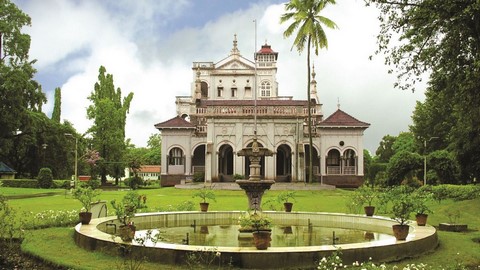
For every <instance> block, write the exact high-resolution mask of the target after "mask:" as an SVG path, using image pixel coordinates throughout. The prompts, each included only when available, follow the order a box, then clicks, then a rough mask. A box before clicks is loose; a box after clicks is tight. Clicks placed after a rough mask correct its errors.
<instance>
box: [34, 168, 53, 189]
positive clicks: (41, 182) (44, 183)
mask: <svg viewBox="0 0 480 270" xmlns="http://www.w3.org/2000/svg"><path fill="white" fill-rule="evenodd" d="M37 180H38V187H39V188H52V187H53V175H52V170H50V168H41V169H40V172H39V173H38V177H37Z"/></svg>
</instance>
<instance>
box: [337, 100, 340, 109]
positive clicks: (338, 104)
mask: <svg viewBox="0 0 480 270" xmlns="http://www.w3.org/2000/svg"><path fill="white" fill-rule="evenodd" d="M337 108H338V109H339V110H340V98H338V97H337Z"/></svg>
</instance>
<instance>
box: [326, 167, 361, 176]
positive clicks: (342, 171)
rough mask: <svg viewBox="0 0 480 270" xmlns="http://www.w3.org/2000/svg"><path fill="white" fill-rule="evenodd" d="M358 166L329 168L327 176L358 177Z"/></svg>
mask: <svg viewBox="0 0 480 270" xmlns="http://www.w3.org/2000/svg"><path fill="white" fill-rule="evenodd" d="M356 172H357V167H356V166H344V167H343V168H342V167H340V166H327V174H329V175H356Z"/></svg>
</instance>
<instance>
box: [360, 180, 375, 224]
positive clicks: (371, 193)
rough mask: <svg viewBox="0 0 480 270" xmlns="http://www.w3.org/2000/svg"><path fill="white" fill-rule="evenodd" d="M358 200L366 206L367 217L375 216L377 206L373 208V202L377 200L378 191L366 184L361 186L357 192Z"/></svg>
mask: <svg viewBox="0 0 480 270" xmlns="http://www.w3.org/2000/svg"><path fill="white" fill-rule="evenodd" d="M356 193H357V196H356V197H357V199H358V200H359V202H361V203H362V204H364V207H363V209H364V211H365V215H367V216H368V217H371V216H373V214H374V213H375V206H373V201H374V200H375V199H376V198H377V191H376V190H375V189H374V188H373V187H371V186H368V185H366V184H364V185H362V186H360V187H359V188H358V189H357V190H356Z"/></svg>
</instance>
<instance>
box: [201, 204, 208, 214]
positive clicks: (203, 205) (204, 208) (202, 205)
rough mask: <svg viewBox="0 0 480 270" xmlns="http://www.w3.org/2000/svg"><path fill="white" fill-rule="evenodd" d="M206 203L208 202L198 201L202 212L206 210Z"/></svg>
mask: <svg viewBox="0 0 480 270" xmlns="http://www.w3.org/2000/svg"><path fill="white" fill-rule="evenodd" d="M208 205H209V203H208V202H205V203H204V202H201V203H200V211H202V212H207V211H208Z"/></svg>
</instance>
